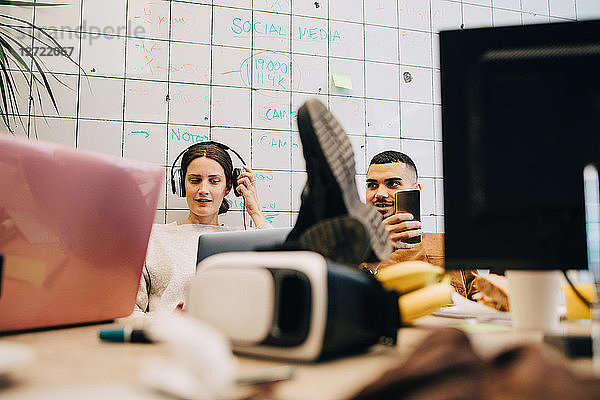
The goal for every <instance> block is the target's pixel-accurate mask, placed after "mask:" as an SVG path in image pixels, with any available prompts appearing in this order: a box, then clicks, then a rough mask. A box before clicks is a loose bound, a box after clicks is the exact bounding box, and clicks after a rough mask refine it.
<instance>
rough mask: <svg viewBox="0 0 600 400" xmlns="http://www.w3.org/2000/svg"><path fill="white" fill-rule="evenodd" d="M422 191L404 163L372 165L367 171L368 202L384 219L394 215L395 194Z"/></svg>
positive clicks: (413, 174)
mask: <svg viewBox="0 0 600 400" xmlns="http://www.w3.org/2000/svg"><path fill="white" fill-rule="evenodd" d="M416 188H418V189H420V188H421V186H420V185H419V184H418V183H417V177H416V175H415V172H414V170H413V169H412V168H410V167H409V166H408V165H407V164H405V163H402V162H395V163H389V164H372V165H370V166H369V170H368V171H367V202H368V203H371V204H373V205H374V206H375V207H376V208H377V211H379V212H380V213H381V216H382V218H387V217H389V216H390V215H392V214H394V193H396V192H397V191H398V190H403V189H416Z"/></svg>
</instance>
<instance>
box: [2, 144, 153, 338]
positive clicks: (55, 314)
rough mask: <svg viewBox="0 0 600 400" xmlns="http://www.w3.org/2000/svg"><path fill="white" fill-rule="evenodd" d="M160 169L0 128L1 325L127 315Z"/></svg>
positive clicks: (25, 325) (65, 322)
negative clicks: (1, 132) (5, 132)
mask: <svg viewBox="0 0 600 400" xmlns="http://www.w3.org/2000/svg"><path fill="white" fill-rule="evenodd" d="M163 175H164V170H163V168H161V167H159V166H155V165H151V164H146V163H142V162H137V161H132V160H125V159H122V158H118V157H113V156H106V155H100V154H95V153H91V152H86V151H81V150H74V149H71V148H67V147H63V146H59V145H56V144H51V143H44V142H38V141H33V140H26V139H21V138H15V137H11V136H6V135H0V187H2V196H0V227H1V229H0V253H1V254H3V256H4V267H3V269H2V274H1V276H0V279H1V281H0V285H2V287H1V296H0V332H3V331H13V330H23V329H31V328H42V327H49V326H59V325H68V324H77V323H84V322H94V321H102V320H110V319H114V318H117V317H123V316H126V315H128V314H130V313H131V312H132V310H133V307H134V304H135V297H136V293H137V288H138V286H139V281H140V275H141V271H142V267H143V264H144V259H145V255H146V248H147V245H148V238H149V236H150V230H151V228H152V223H153V221H154V216H155V213H156V204H157V200H158V196H159V193H160V189H161V186H162V184H161V182H162V179H163Z"/></svg>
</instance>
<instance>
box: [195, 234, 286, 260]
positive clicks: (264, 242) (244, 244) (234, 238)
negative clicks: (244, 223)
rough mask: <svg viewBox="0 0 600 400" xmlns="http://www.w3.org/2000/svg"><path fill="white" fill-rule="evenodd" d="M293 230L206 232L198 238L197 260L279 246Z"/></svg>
mask: <svg viewBox="0 0 600 400" xmlns="http://www.w3.org/2000/svg"><path fill="white" fill-rule="evenodd" d="M291 230H292V228H273V229H253V230H248V231H233V232H210V233H204V234H202V235H200V237H199V238H198V256H197V259H196V262H197V264H199V263H200V262H201V261H202V260H204V259H205V258H206V257H209V256H212V255H213V254H217V253H226V252H232V251H255V250H266V249H269V248H278V247H280V246H281V245H282V244H283V242H284V241H285V238H286V237H287V235H288V234H289V233H290V231H291Z"/></svg>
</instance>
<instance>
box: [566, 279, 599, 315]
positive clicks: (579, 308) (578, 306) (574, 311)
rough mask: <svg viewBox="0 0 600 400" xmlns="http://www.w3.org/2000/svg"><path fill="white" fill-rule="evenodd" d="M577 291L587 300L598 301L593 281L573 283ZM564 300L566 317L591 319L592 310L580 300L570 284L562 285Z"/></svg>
mask: <svg viewBox="0 0 600 400" xmlns="http://www.w3.org/2000/svg"><path fill="white" fill-rule="evenodd" d="M575 288H577V291H578V292H579V293H580V294H581V295H582V296H583V297H584V298H585V299H586V300H588V301H590V302H592V303H594V302H596V301H598V296H597V295H596V287H595V285H594V284H593V283H578V284H576V285H575ZM562 290H563V292H564V293H565V301H566V303H567V319H591V318H592V312H591V311H590V308H589V307H588V306H587V305H585V304H584V303H583V301H581V299H580V298H579V297H578V296H577V295H576V294H575V292H574V291H573V289H572V288H571V286H563V288H562Z"/></svg>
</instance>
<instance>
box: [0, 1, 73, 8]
mask: <svg viewBox="0 0 600 400" xmlns="http://www.w3.org/2000/svg"><path fill="white" fill-rule="evenodd" d="M67 5H68V4H67V3H36V2H34V1H10V0H0V6H18V7H33V6H42V7H54V6H67Z"/></svg>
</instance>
